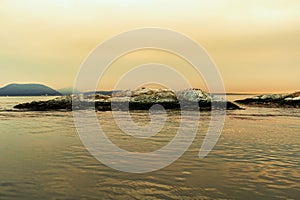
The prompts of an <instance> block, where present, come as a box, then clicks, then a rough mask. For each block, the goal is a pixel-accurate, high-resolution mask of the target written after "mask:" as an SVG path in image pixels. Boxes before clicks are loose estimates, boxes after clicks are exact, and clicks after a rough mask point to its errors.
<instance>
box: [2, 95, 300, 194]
mask: <svg viewBox="0 0 300 200" xmlns="http://www.w3.org/2000/svg"><path fill="white" fill-rule="evenodd" d="M50 98H52V97H39V99H50ZM237 98H240V97H237V96H229V99H231V100H233V99H237ZM33 99H37V98H36V97H30V98H29V97H1V98H0V109H1V110H0V152H1V154H0V160H1V164H0V172H1V174H0V199H299V198H300V181H299V180H300V123H299V122H300V109H298V110H297V109H272V108H247V109H246V110H237V111H228V112H227V116H226V121H225V124H224V129H223V131H222V135H221V137H220V139H219V141H218V143H217V144H216V146H215V147H214V149H213V151H211V152H210V153H209V154H208V156H207V157H205V158H203V159H200V158H199V157H198V153H199V148H200V146H201V144H202V140H203V137H204V136H205V133H206V131H207V127H208V124H209V121H210V114H209V112H203V113H202V112H201V120H200V122H199V129H198V133H197V136H196V138H195V140H194V142H193V144H192V145H191V146H190V147H189V149H188V151H187V152H185V154H184V155H183V156H182V157H180V158H179V159H178V160H177V161H175V162H174V163H173V164H171V165H169V166H168V167H166V168H163V169H161V170H158V171H155V172H150V173H145V174H130V173H125V172H120V171H117V170H114V169H111V168H109V167H107V166H105V165H103V164H102V163H100V162H99V161H97V160H96V159H95V158H94V157H93V156H91V155H90V154H89V152H88V151H87V150H86V149H85V147H84V146H83V145H82V143H81V141H80V139H79V136H78V134H77V132H76V130H75V128H74V122H73V117H72V113H71V112H14V111H6V110H7V109H11V108H12V107H13V105H15V104H16V103H19V102H27V101H31V100H33ZM131 116H132V118H133V119H134V121H135V122H136V123H139V124H141V125H143V124H146V123H148V120H149V115H148V112H146V111H135V112H132V113H131ZM97 117H98V118H99V121H100V123H101V125H102V127H103V129H104V130H105V131H106V133H107V135H108V136H109V138H110V140H111V141H112V142H113V143H115V144H117V145H118V146H120V147H121V148H123V149H125V150H129V151H137V152H149V151H154V150H156V149H158V148H161V147H163V146H164V145H166V144H167V143H168V142H169V141H170V140H171V139H172V138H173V137H174V135H175V132H176V130H177V128H178V121H179V120H180V113H179V112H178V111H170V112H168V120H167V122H166V125H165V127H164V128H163V129H162V131H161V132H160V133H159V134H157V135H156V136H154V137H153V138H151V139H149V140H143V139H136V138H132V137H129V136H128V135H126V134H123V133H122V132H121V131H120V129H119V128H118V127H117V126H116V125H115V124H114V122H113V117H112V115H111V112H97Z"/></svg>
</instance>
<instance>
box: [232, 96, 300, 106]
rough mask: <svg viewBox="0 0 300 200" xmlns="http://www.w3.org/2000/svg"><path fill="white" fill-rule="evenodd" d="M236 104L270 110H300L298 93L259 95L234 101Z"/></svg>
mask: <svg viewBox="0 0 300 200" xmlns="http://www.w3.org/2000/svg"><path fill="white" fill-rule="evenodd" d="M235 102H236V103H238V104H242V105H247V106H256V107H270V108H300V92H295V93H291V94H271V95H260V96H254V97H251V98H246V99H242V100H236V101H235Z"/></svg>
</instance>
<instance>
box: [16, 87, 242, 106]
mask: <svg viewBox="0 0 300 200" xmlns="http://www.w3.org/2000/svg"><path fill="white" fill-rule="evenodd" d="M72 100H73V107H72ZM195 102H196V104H195ZM212 102H213V106H214V107H215V108H217V109H224V108H225V106H227V107H226V109H229V110H233V109H240V107H239V106H237V105H236V104H234V103H232V102H228V101H226V100H224V99H218V98H215V97H213V96H211V95H209V94H208V93H206V92H203V91H202V90H199V89H188V90H181V91H176V92H175V91H173V90H171V89H150V88H141V89H138V90H134V91H129V90H127V91H122V92H117V93H114V94H112V95H102V94H96V95H88V96H83V95H73V96H72V97H71V96H67V97H58V98H55V99H53V100H49V101H39V102H35V101H33V102H31V103H24V104H18V105H16V106H15V107H14V108H17V109H27V110H39V111H42V110H72V108H73V109H91V108H93V107H95V109H96V110H99V111H108V110H128V109H129V110H148V109H150V108H151V107H152V106H153V105H155V104H160V105H161V106H163V107H164V108H165V109H193V110H194V109H195V105H196V106H197V103H198V105H199V109H200V110H211V108H212Z"/></svg>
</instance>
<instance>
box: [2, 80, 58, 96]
mask: <svg viewBox="0 0 300 200" xmlns="http://www.w3.org/2000/svg"><path fill="white" fill-rule="evenodd" d="M61 95H62V94H61V93H60V92H58V91H56V90H54V89H52V88H50V87H48V86H45V85H42V84H16V83H13V84H9V85H7V86H4V87H2V88H0V96H61Z"/></svg>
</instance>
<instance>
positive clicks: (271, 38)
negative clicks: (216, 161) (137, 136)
mask: <svg viewBox="0 0 300 200" xmlns="http://www.w3.org/2000/svg"><path fill="white" fill-rule="evenodd" d="M299 10H300V1H298V0H288V1H287V0H259V1H256V0H252V1H250V0H245V1H237V0H212V1H207V0H203V1H202V0H194V1H191V0H185V1H180V0H173V1H167V0H160V1H159V0H152V1H150V0H126V1H124V0H123V1H122V0H108V1H105V0H102V1H96V0H81V1H79V0H77V1H76V0H43V1H38V0H27V1H21V0H0V27H1V30H0V46H1V48H0V87H1V86H4V85H7V84H9V83H43V84H46V85H48V86H50V87H53V88H56V89H58V88H64V87H70V86H72V85H73V83H74V81H75V78H76V75H77V73H78V71H79V69H80V66H81V64H82V63H83V61H84V60H85V59H86V58H87V57H88V56H89V54H90V52H91V51H92V50H93V49H94V48H95V47H97V45H99V44H101V43H102V42H104V41H105V40H107V39H109V38H111V37H112V36H114V35H117V34H119V33H122V32H124V31H128V30H132V29H137V28H143V27H159V28H165V29H171V30H174V31H177V32H179V33H182V34H184V35H186V36H188V37H189V38H191V39H193V40H194V41H196V42H197V43H198V44H200V45H201V46H202V47H203V48H205V49H206V51H207V52H208V54H209V56H210V57H211V58H212V60H213V61H214V62H215V64H216V65H217V67H218V69H219V71H220V74H221V76H222V79H223V82H224V86H225V88H226V91H227V92H246V93H248V92H251V93H255V92H260V93H269V92H292V91H296V90H299V89H300V88H299V86H300V78H299V75H300V12H299ZM175 42H176V41H175ZM146 63H162V64H165V65H168V66H172V67H174V68H175V69H176V70H177V71H179V72H180V73H181V75H183V76H185V78H186V79H188V80H189V81H190V83H191V85H192V86H193V87H198V88H204V89H205V88H206V85H205V81H204V79H205V78H204V79H203V77H201V75H200V74H197V73H195V72H194V71H193V70H192V68H193V67H192V66H190V64H189V63H187V62H186V61H184V60H182V59H181V58H179V57H178V56H176V55H172V54H171V53H167V52H162V51H156V50H140V51H136V52H131V53H129V54H127V55H124V56H123V57H120V58H119V59H118V60H116V61H115V62H114V63H112V65H111V66H110V68H109V70H108V71H107V72H106V73H105V74H104V75H103V77H101V78H100V79H99V85H98V88H99V89H105V90H109V89H112V88H114V87H115V84H116V83H117V82H118V81H119V79H120V77H122V75H124V73H126V72H127V71H130V70H131V69H133V68H134V67H136V66H137V65H141V64H146ZM126 70H127V71H126ZM168 75H169V76H168ZM147 76H149V72H147V70H145V71H143V70H141V71H140V76H139V77H136V78H137V79H138V78H139V79H142V78H141V77H147ZM157 77H161V79H165V80H168V81H169V83H170V84H171V86H170V87H171V88H173V89H178V88H181V87H183V86H182V85H180V84H179V82H177V81H175V80H173V78H174V77H172V75H171V74H168V73H167V72H164V71H162V72H161V73H158V76H157ZM172 80H173V81H172ZM131 81H132V83H133V82H134V80H133V79H131ZM132 83H130V82H126V83H124V84H123V85H122V86H121V87H122V88H120V89H135V88H132V87H133V85H134V84H132Z"/></svg>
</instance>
